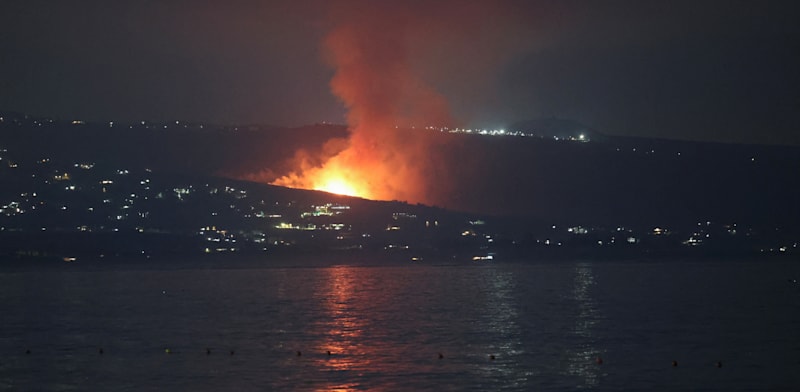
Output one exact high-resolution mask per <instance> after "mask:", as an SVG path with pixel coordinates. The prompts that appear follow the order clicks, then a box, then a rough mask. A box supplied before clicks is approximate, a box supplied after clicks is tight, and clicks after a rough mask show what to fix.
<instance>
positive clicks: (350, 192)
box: [314, 177, 362, 197]
mask: <svg viewBox="0 0 800 392" xmlns="http://www.w3.org/2000/svg"><path fill="white" fill-rule="evenodd" d="M314 190H317V191H323V192H329V193H336V194H338V195H345V196H359V197H361V196H362V193H361V192H359V191H358V190H356V187H355V186H354V185H353V184H351V183H350V182H348V181H347V180H345V179H343V178H341V177H331V178H328V179H325V180H323V181H322V184H321V185H318V186H315V187H314Z"/></svg>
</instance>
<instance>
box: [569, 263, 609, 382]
mask: <svg viewBox="0 0 800 392" xmlns="http://www.w3.org/2000/svg"><path fill="white" fill-rule="evenodd" d="M594 285H595V280H594V275H593V273H592V265H591V264H589V263H579V264H578V265H576V266H575V279H574V288H573V290H572V300H573V301H574V303H575V306H576V308H577V309H576V310H577V315H576V316H575V325H574V327H573V328H572V330H571V332H572V333H573V334H574V338H575V343H574V344H572V345H570V346H569V349H568V352H569V357H568V365H567V369H566V370H567V374H570V375H573V376H578V377H579V384H578V385H577V387H579V388H592V387H596V386H597V385H598V384H599V382H600V375H601V374H600V371H601V369H602V367H601V366H599V365H600V364H599V363H598V358H602V353H601V352H600V351H599V350H598V348H597V347H596V344H597V338H596V337H595V336H594V329H595V327H596V324H597V323H598V321H599V320H600V319H601V315H600V311H599V310H598V308H597V304H596V302H595V300H594V299H593V298H592V288H593V287H592V286H594Z"/></svg>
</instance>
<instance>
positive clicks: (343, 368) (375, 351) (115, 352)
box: [0, 259, 800, 391]
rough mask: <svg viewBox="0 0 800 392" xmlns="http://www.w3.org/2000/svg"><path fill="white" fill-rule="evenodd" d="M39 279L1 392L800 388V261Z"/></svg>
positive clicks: (101, 272)
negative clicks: (799, 281) (798, 281)
mask: <svg viewBox="0 0 800 392" xmlns="http://www.w3.org/2000/svg"><path fill="white" fill-rule="evenodd" d="M35 264H36V263H35V262H25V263H21V262H14V263H11V264H9V263H6V264H5V265H3V266H0V307H1V308H0V309H1V310H2V312H1V314H2V318H1V321H0V390H3V391H432V390H435V391H578V390H599V391H604V390H606V391H612V390H613V391H643V390H663V391H797V390H800V284H798V283H797V280H800V261H792V260H786V259H784V260H751V261H741V260H736V261H731V260H715V261H708V260H705V261H697V260H693V261H690V260H655V261H611V260H602V261H592V260H574V261H565V260H559V261H539V260H517V261H509V262H497V261H490V262H476V263H450V264H446V263H444V264H437V263H435V262H427V261H423V262H421V263H414V264H412V263H408V264H397V263H386V264H384V263H381V262H378V261H376V262H374V263H366V264H365V263H358V264H348V263H346V262H344V263H340V264H337V265H326V264H325V263H321V262H312V263H303V262H292V263H277V264H276V263H271V262H268V261H252V262H238V263H228V262H226V261H225V260H224V259H223V260H218V261H215V262H202V263H193V262H192V260H184V261H180V262H170V261H163V260H162V261H158V262H156V261H150V262H131V263H108V265H106V264H103V263H102V262H83V261H82V260H76V261H75V262H72V263H52V264H48V265H46V266H41V267H40V266H36V265H35ZM8 265H12V266H11V267H9V266H8Z"/></svg>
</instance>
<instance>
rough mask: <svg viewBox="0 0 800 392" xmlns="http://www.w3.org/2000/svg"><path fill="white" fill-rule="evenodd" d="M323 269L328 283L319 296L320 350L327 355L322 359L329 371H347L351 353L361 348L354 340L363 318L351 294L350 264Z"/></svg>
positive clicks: (352, 360) (353, 288)
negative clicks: (321, 317)
mask: <svg viewBox="0 0 800 392" xmlns="http://www.w3.org/2000/svg"><path fill="white" fill-rule="evenodd" d="M326 272H327V273H328V276H327V279H326V282H327V283H328V284H327V286H326V290H325V293H324V295H323V297H322V301H323V306H324V308H325V318H324V320H323V322H322V326H323V330H324V336H325V341H324V343H323V344H322V346H321V347H320V349H321V350H320V351H321V352H324V353H326V355H328V356H329V357H330V358H328V359H326V362H325V364H326V366H328V367H330V368H332V369H333V370H348V369H351V368H352V367H353V366H354V365H355V361H354V356H356V355H358V354H359V351H361V349H360V348H359V344H358V342H359V337H360V336H361V335H362V333H363V327H364V320H363V319H361V318H359V317H358V315H357V313H356V312H357V309H356V304H355V298H354V296H353V295H354V290H355V285H356V282H355V274H354V272H353V269H352V268H350V267H335V268H329V269H327V270H326ZM328 353H330V354H328ZM362 354H363V353H362Z"/></svg>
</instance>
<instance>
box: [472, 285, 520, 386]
mask: <svg viewBox="0 0 800 392" xmlns="http://www.w3.org/2000/svg"><path fill="white" fill-rule="evenodd" d="M481 272H483V273H482V274H481V275H482V276H483V277H484V279H483V283H484V285H483V287H481V289H482V291H483V292H484V293H485V298H484V301H482V302H483V303H480V302H478V303H476V305H477V306H476V308H475V309H474V311H477V312H481V313H482V314H481V316H480V320H481V322H479V323H476V325H475V327H476V329H477V331H479V332H478V333H483V334H487V333H488V334H490V335H493V336H490V337H489V339H487V343H488V347H486V348H485V351H486V352H487V353H489V354H490V355H495V356H496V359H497V361H496V362H494V363H492V364H486V363H485V362H484V361H479V362H477V363H476V366H478V367H479V369H480V372H481V373H484V374H485V375H490V376H494V377H497V378H500V379H503V380H504V381H505V383H506V384H507V385H508V386H509V387H513V388H518V387H523V386H525V385H527V384H528V382H529V381H530V379H531V378H532V376H533V371H532V370H531V369H526V368H524V367H523V366H522V363H523V362H524V360H522V357H524V356H525V355H526V354H527V353H526V351H525V346H524V344H523V342H522V341H521V339H520V335H521V331H520V326H519V317H520V314H519V306H518V299H517V297H518V295H517V285H516V281H515V279H514V274H513V273H512V272H509V271H504V270H499V269H486V270H483V271H481ZM476 354H478V355H480V353H476ZM490 361H491V360H490Z"/></svg>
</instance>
